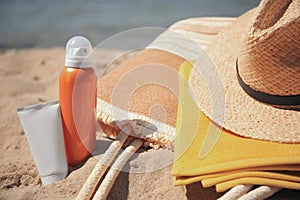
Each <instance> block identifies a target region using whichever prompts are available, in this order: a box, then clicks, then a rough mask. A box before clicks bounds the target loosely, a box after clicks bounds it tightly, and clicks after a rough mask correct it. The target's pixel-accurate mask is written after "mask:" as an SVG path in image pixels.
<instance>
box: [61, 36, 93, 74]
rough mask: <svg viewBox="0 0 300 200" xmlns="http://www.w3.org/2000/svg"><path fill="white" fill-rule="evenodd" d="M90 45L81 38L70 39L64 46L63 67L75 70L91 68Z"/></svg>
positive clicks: (86, 40)
mask: <svg viewBox="0 0 300 200" xmlns="http://www.w3.org/2000/svg"><path fill="white" fill-rule="evenodd" d="M91 52H92V45H91V43H90V41H89V40H88V39H86V38H85V37H82V36H75V37H72V38H71V39H70V40H69V41H68V42H67V45H66V59H65V66H67V67H75V68H89V67H92V64H93V63H92V57H91Z"/></svg>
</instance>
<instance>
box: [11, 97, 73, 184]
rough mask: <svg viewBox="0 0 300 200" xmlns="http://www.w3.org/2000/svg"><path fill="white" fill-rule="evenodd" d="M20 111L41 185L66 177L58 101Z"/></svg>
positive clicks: (65, 161)
mask: <svg viewBox="0 0 300 200" xmlns="http://www.w3.org/2000/svg"><path fill="white" fill-rule="evenodd" d="M17 112H18V115H19V118H20V121H21V124H22V126H23V129H24V132H25V135H26V138H27V141H28V143H29V147H30V150H31V153H32V155H33V159H34V161H35V164H36V166H37V169H38V172H39V175H40V178H41V180H42V184H43V185H47V184H50V183H54V182H56V181H60V180H62V179H64V178H65V177H66V176H67V174H68V165H67V160H66V152H65V145H64V137H63V131H62V122H61V114H60V105H59V102H58V101H52V102H48V103H43V104H37V105H33V106H27V107H24V108H18V109H17Z"/></svg>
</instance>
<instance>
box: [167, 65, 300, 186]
mask: <svg viewBox="0 0 300 200" xmlns="http://www.w3.org/2000/svg"><path fill="white" fill-rule="evenodd" d="M191 68H192V65H191V64H190V63H188V62H185V63H183V64H182V65H181V68H180V70H179V74H180V78H179V79H180V82H179V83H180V97H179V107H178V114H177V125H176V140H175V158H174V165H173V169H172V175H173V176H175V181H174V184H175V185H182V184H190V183H193V182H196V181H202V184H203V185H204V187H207V186H211V185H216V189H217V191H225V190H227V189H229V188H231V187H234V186H236V185H239V184H258V185H270V186H276V187H283V188H290V189H300V181H299V173H296V172H295V173H288V172H286V171H292V172H294V171H299V170H300V167H299V166H300V144H283V143H276V142H269V141H261V140H255V139H249V138H243V137H240V136H237V135H235V134H234V133H232V132H230V131H227V130H224V129H221V128H220V127H218V126H217V125H216V124H214V123H213V122H211V121H210V120H209V119H208V118H207V117H206V116H205V115H204V113H203V112H202V111H201V110H199V109H198V107H197V105H196V104H195V103H194V101H193V99H192V97H191V96H190V93H189V89H188V78H189V74H190V71H191ZM204 141H205V142H204ZM203 152H205V153H203ZM274 170H277V171H275V172H274ZM279 170H280V171H279ZM272 171H273V172H272Z"/></svg>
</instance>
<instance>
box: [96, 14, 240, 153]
mask: <svg viewBox="0 0 300 200" xmlns="http://www.w3.org/2000/svg"><path fill="white" fill-rule="evenodd" d="M233 20H234V18H194V19H188V20H183V21H179V22H177V23H175V24H174V25H173V26H172V27H170V28H169V29H168V31H166V32H168V33H176V34H175V35H179V34H180V35H181V36H184V37H185V38H187V37H192V38H195V39H196V40H197V42H198V44H197V45H201V47H202V48H207V47H208V45H209V44H210V43H211V42H212V41H213V40H214V38H215V37H216V35H217V34H218V33H219V32H220V31H221V30H222V29H223V28H224V27H226V26H227V25H229V24H230V23H232V21H233ZM170 30H171V31H170ZM165 36H166V37H165ZM169 36H170V35H169V34H162V35H161V36H159V37H158V38H157V39H156V40H155V41H154V42H153V43H152V44H151V45H149V47H148V48H147V49H145V50H143V51H141V52H139V53H137V54H136V55H134V56H133V57H131V58H130V59H128V60H127V61H126V62H123V63H122V64H121V65H120V66H119V67H118V68H117V69H115V70H114V71H112V72H110V73H108V74H107V75H105V76H104V77H102V78H101V79H100V81H99V87H98V102H97V118H98V121H99V124H100V126H101V127H102V129H103V131H104V132H105V133H106V134H107V135H108V136H109V137H112V138H114V137H116V135H117V133H118V131H119V130H118V127H117V123H115V122H116V121H122V120H133V119H142V120H145V121H148V122H150V123H152V124H153V125H155V126H156V128H157V130H156V132H154V133H152V135H148V136H146V140H147V141H148V142H149V143H150V144H151V145H154V147H155V146H156V147H167V148H170V149H173V148H174V147H173V146H174V145H173V142H174V138H175V125H176V115H177V107H178V100H177V98H178V70H179V67H180V65H181V64H182V63H183V62H184V61H185V60H186V59H187V56H183V57H182V56H181V54H177V55H176V52H175V53H174V52H173V51H172V48H160V46H168V44H170V43H172V41H174V39H175V41H176V39H177V38H174V39H171V37H169ZM179 42H182V40H180V41H179ZM192 43H194V44H195V45H196V43H195V42H192ZM176 44H177V43H176V42H175V45H176ZM156 46H158V47H156ZM171 46H172V45H171ZM198 48H200V47H198ZM200 49H201V48H200ZM179 51H180V49H179ZM151 145H150V146H151Z"/></svg>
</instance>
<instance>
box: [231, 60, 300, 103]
mask: <svg viewBox="0 0 300 200" xmlns="http://www.w3.org/2000/svg"><path fill="white" fill-rule="evenodd" d="M236 72H237V78H238V82H239V84H240V86H241V87H242V89H243V90H244V91H245V92H246V93H247V94H248V95H249V96H251V97H252V98H254V99H256V100H258V101H260V102H263V103H267V104H273V105H278V106H298V105H300V95H289V96H280V95H272V94H267V93H264V92H261V91H257V90H254V89H252V88H251V87H250V86H249V85H247V84H246V83H245V82H244V81H243V79H242V77H241V76H240V74H239V67H238V59H236Z"/></svg>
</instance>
